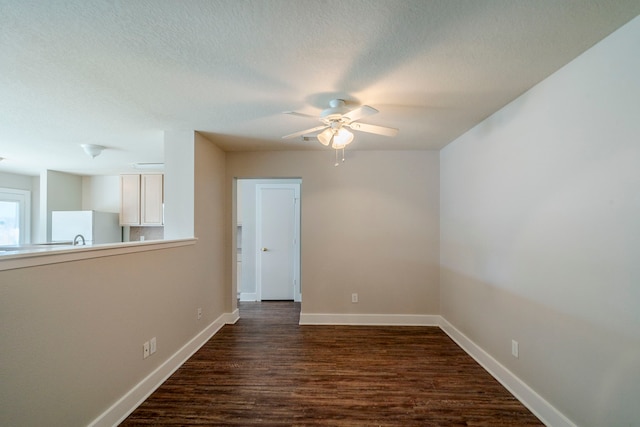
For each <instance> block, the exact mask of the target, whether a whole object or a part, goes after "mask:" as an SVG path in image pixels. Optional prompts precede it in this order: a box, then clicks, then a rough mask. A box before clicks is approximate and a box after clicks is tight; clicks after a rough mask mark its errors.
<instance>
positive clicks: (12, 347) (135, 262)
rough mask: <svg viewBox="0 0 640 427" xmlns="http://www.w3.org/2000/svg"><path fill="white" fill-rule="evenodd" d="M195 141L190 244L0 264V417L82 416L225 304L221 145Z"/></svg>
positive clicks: (104, 404)
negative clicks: (9, 266)
mask: <svg viewBox="0 0 640 427" xmlns="http://www.w3.org/2000/svg"><path fill="white" fill-rule="evenodd" d="M195 150H196V152H197V153H198V158H197V161H196V179H197V181H198V183H197V185H196V187H195V192H196V198H197V199H198V202H197V203H196V206H195V224H196V228H195V230H196V237H197V238H198V241H197V243H196V244H195V245H191V246H185V247H178V248H171V249H163V250H157V251H149V252H142V253H134V254H125V255H117V256H111V257H104V258H97V259H89V260H80V261H74V262H66V263H60V264H54V265H47V266H41V267H33V268H23V269H16V270H7V271H0V325H2V326H1V328H0V345H1V346H0V378H2V380H1V381H0V425H3V426H18V425H20V426H27V425H33V426H40V425H51V426H54V425H55V426H82V425H87V424H88V423H90V422H91V421H92V420H94V419H95V418H96V417H98V416H99V415H100V414H101V413H102V412H103V411H105V410H106V409H107V408H108V407H109V406H110V405H111V404H113V403H114V402H115V401H116V400H117V399H119V398H120V397H122V396H123V395H124V394H125V393H127V392H128V391H129V390H131V389H132V388H133V387H134V386H135V385H136V384H137V383H138V382H140V381H141V380H142V379H144V378H145V377H146V376H147V375H149V374H150V373H151V372H152V371H153V370H154V369H155V368H157V367H158V366H160V365H161V364H162V363H163V362H164V361H165V360H167V359H168V358H169V357H170V356H171V355H173V354H174V353H175V352H176V351H177V350H179V349H180V348H181V347H182V346H183V345H184V344H185V343H187V342H188V341H189V340H190V339H191V338H193V337H194V336H196V335H197V334H198V333H199V332H201V331H202V330H204V329H205V327H206V326H208V325H209V324H210V323H211V322H213V321H214V320H215V319H217V318H218V317H219V316H220V315H222V314H223V313H224V312H225V311H226V307H227V306H228V305H230V304H229V300H230V296H229V290H228V288H229V287H230V285H229V284H228V282H225V280H224V276H225V272H224V271H223V270H224V269H225V265H226V262H227V257H226V255H225V253H226V242H225V240H224V237H223V235H224V221H225V219H224V210H223V209H224V208H221V207H220V206H224V205H225V198H223V196H222V195H223V194H224V185H225V179H224V153H223V152H221V151H220V150H219V149H217V148H216V147H215V146H213V144H210V143H208V142H207V141H206V140H203V139H201V138H200V137H198V136H196V141H195ZM166 179H171V177H170V176H166ZM0 262H1V261H0ZM197 307H202V309H203V319H202V320H201V321H198V320H197V318H196V309H197ZM154 336H155V337H157V343H158V351H157V353H156V354H154V355H152V356H150V357H149V358H147V359H144V360H143V358H142V343H143V342H145V341H148V340H149V339H150V338H152V337H154Z"/></svg>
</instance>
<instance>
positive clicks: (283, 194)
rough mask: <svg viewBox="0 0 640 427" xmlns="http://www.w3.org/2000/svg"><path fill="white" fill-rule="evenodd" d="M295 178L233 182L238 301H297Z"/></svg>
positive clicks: (297, 205) (297, 192)
mask: <svg viewBox="0 0 640 427" xmlns="http://www.w3.org/2000/svg"><path fill="white" fill-rule="evenodd" d="M300 186H301V179H238V180H237V193H236V194H237V198H236V202H237V205H236V211H237V214H238V217H237V232H236V233H237V234H236V235H237V243H238V248H237V251H238V253H237V261H238V264H237V268H238V270H237V289H238V299H239V300H240V301H263V300H264V301H267V300H289V301H296V302H300V301H301V300H302V292H301V291H302V288H301V283H300Z"/></svg>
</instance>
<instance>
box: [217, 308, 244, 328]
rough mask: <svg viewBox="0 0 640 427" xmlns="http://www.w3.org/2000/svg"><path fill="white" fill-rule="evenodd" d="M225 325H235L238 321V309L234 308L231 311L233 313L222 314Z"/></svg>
mask: <svg viewBox="0 0 640 427" xmlns="http://www.w3.org/2000/svg"><path fill="white" fill-rule="evenodd" d="M220 317H222V318H223V320H224V323H225V325H235V323H236V322H237V321H238V320H239V319H240V309H238V308H236V309H235V310H233V313H224V314H223V315H222V316H220Z"/></svg>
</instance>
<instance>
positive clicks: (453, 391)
mask: <svg viewBox="0 0 640 427" xmlns="http://www.w3.org/2000/svg"><path fill="white" fill-rule="evenodd" d="M299 313H300V305H299V304H296V303H292V302H263V303H242V304H241V305H240V316H241V318H240V320H239V321H238V322H237V324H235V325H227V326H225V327H223V328H222V329H221V330H220V331H219V332H218V333H217V334H216V335H215V336H214V337H213V338H212V339H211V340H209V342H207V343H206V344H205V345H204V346H203V347H202V348H201V349H200V350H199V351H198V352H197V353H196V354H194V356H193V357H191V358H190V359H189V360H188V361H187V362H186V363H185V364H184V365H183V366H182V367H181V368H180V369H178V370H177V371H176V372H175V373H174V374H173V375H172V376H171V377H170V378H169V379H168V380H167V381H166V382H165V383H164V384H163V385H162V386H160V388H158V390H156V391H155V392H154V393H153V394H152V395H151V396H150V397H149V398H148V399H147V400H146V401H145V402H144V403H143V404H142V405H141V406H140V407H138V408H137V409H136V410H135V411H134V412H133V413H132V414H131V415H130V416H129V417H128V418H127V419H126V420H125V421H124V422H123V423H122V424H121V425H122V426H139V425H154V426H168V425H170V426H184V425H206V426H211V425H232V426H253V425H269V426H541V425H543V424H542V423H541V422H540V421H539V420H538V419H537V418H536V417H535V416H533V415H532V414H531V412H529V410H527V409H526V408H525V407H524V406H523V405H522V404H521V403H520V402H518V400H516V399H515V398H514V397H513V396H512V395H511V394H509V392H508V391H507V390H506V389H505V388H504V387H502V386H501V385H500V384H499V383H498V382H497V381H496V380H495V379H493V377H491V376H490V375H489V374H488V373H487V372H486V371H484V369H482V368H481V367H480V366H479V365H478V364H477V363H476V362H475V361H474V360H473V359H472V358H471V357H469V356H468V355H467V354H466V353H465V352H464V351H463V350H462V349H460V348H459V347H458V346H457V345H456V344H455V343H454V342H453V341H452V340H451V339H450V338H449V337H448V336H447V335H446V334H444V332H442V331H441V330H440V329H439V328H436V327H369V326H299V325H298V319H299Z"/></svg>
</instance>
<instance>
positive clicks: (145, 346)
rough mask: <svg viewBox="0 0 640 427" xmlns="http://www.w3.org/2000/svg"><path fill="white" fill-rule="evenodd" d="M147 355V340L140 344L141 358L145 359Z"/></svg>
mask: <svg viewBox="0 0 640 427" xmlns="http://www.w3.org/2000/svg"><path fill="white" fill-rule="evenodd" d="M147 357H149V341H145V343H144V344H142V358H143V359H146V358H147Z"/></svg>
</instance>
